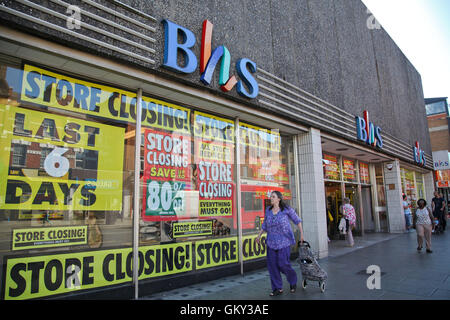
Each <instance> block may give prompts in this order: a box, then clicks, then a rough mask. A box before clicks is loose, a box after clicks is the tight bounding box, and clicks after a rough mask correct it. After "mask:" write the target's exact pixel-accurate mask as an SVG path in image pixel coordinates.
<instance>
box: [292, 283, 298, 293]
mask: <svg viewBox="0 0 450 320" xmlns="http://www.w3.org/2000/svg"><path fill="white" fill-rule="evenodd" d="M295 290H297V285H296V284H294V285H291V293H294V292H295Z"/></svg>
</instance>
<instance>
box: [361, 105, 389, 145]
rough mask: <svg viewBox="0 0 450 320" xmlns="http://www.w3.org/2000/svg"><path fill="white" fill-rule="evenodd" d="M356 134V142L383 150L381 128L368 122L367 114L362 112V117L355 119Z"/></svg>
mask: <svg viewBox="0 0 450 320" xmlns="http://www.w3.org/2000/svg"><path fill="white" fill-rule="evenodd" d="M356 132H357V137H358V140H361V141H364V142H365V143H367V144H368V145H371V146H373V147H378V148H380V149H381V148H383V139H382V138H381V128H380V127H378V126H375V125H374V124H373V123H372V122H369V112H368V111H366V110H365V111H364V116H363V117H362V118H361V117H358V116H357V117H356Z"/></svg>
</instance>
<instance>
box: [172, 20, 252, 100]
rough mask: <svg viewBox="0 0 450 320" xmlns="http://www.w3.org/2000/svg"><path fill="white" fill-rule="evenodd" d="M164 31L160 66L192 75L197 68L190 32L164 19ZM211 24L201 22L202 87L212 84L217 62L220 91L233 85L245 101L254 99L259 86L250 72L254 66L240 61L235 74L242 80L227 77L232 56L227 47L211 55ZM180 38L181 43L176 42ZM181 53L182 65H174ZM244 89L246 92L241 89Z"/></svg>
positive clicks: (243, 60)
mask: <svg viewBox="0 0 450 320" xmlns="http://www.w3.org/2000/svg"><path fill="white" fill-rule="evenodd" d="M163 24H164V31H165V46H164V63H163V66H164V67H166V68H169V69H171V70H173V71H177V72H181V73H186V74H188V73H192V72H194V71H195V70H196V69H197V57H196V56H195V54H194V53H193V52H192V50H191V48H192V47H193V46H194V45H195V41H196V39H195V35H194V34H193V33H192V31H190V30H189V29H186V28H183V27H182V26H179V25H177V24H175V23H173V22H172V21H169V20H167V19H165V20H163ZM212 30H213V24H212V23H211V22H209V21H208V20H205V21H203V31H202V43H201V53H200V74H201V76H200V81H201V82H203V83H204V84H205V85H209V84H210V83H211V79H212V76H213V73H214V70H215V69H216V66H217V64H218V63H219V60H221V62H220V73H219V85H220V89H221V90H222V91H223V92H229V91H231V89H233V88H234V86H236V90H237V92H238V93H239V94H240V95H241V96H243V97H246V98H250V99H253V98H256V96H257V95H258V92H259V88H258V83H257V82H256V80H255V78H254V77H253V75H252V73H255V72H256V64H255V63H254V62H253V61H251V60H249V59H247V58H243V59H240V60H238V61H237V62H236V71H237V74H238V75H239V78H240V79H241V80H237V79H236V76H234V75H233V76H231V77H230V64H231V55H230V51H229V50H228V49H227V47H225V46H223V45H221V46H219V47H217V48H215V49H214V50H213V51H212V52H211V39H212ZM179 37H180V39H181V40H180V41H181V43H179V42H178V39H179ZM179 52H180V53H182V55H183V58H184V66H179V65H178V63H177V57H178V53H179ZM244 84H245V86H246V87H247V89H246V88H245V87H244Z"/></svg>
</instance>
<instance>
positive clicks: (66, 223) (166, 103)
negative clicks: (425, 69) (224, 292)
mask: <svg viewBox="0 0 450 320" xmlns="http://www.w3.org/2000/svg"><path fill="white" fill-rule="evenodd" d="M239 3H240V2H239ZM214 4H215V6H216V7H214V9H212V7H211V8H202V7H201V5H200V4H198V3H195V2H194V3H192V4H191V5H187V4H184V2H180V3H179V4H178V5H177V6H173V7H170V8H168V7H166V6H165V5H164V4H163V3H152V4H151V5H150V4H149V3H147V2H144V1H141V2H139V5H134V6H131V5H130V6H129V5H126V4H124V3H122V2H118V1H106V0H104V1H77V2H76V3H73V4H72V3H71V4H69V3H67V2H64V1H53V2H52V3H51V4H49V5H48V6H44V5H42V4H39V3H38V2H33V1H17V2H16V1H8V2H6V3H5V5H4V6H1V7H0V17H1V18H2V21H4V23H3V25H1V26H0V43H1V45H0V70H1V72H0V81H1V96H0V114H1V116H0V138H1V140H0V147H1V150H2V153H1V158H2V159H1V166H0V179H1V185H0V214H1V218H0V232H1V236H2V242H1V247H0V250H1V251H0V258H1V261H2V265H1V273H2V278H1V282H0V283H1V292H2V299H5V300H8V299H34V298H54V297H56V298H69V299H70V298H80V297H88V298H102V297H108V298H114V297H115V298H122V299H123V298H130V297H137V296H143V295H145V294H149V293H151V292H156V291H160V290H167V289H170V288H174V287H179V286H183V285H186V284H189V283H195V282H199V281H205V280H208V279H215V278H218V277H222V276H224V275H228V274H233V273H245V272H247V271H248V270H251V269H253V268H257V267H261V266H264V264H265V259H264V257H265V250H266V248H265V242H264V241H262V242H261V244H258V243H256V241H255V238H256V235H257V234H258V232H259V230H260V227H261V223H262V222H263V219H264V210H265V208H266V207H267V206H268V204H269V194H270V192H271V191H273V190H279V191H280V192H281V193H282V194H283V197H284V199H285V200H286V201H287V202H288V204H289V205H290V206H292V207H293V208H295V209H296V211H297V213H298V214H299V215H300V217H301V218H302V220H303V227H304V232H305V238H306V239H308V241H309V242H310V243H311V244H312V247H313V250H314V251H315V252H316V253H317V255H318V256H319V257H326V256H327V255H328V241H327V235H328V236H330V235H332V234H331V233H330V232H331V231H334V227H333V226H332V225H330V223H328V225H327V214H326V212H327V208H328V209H329V210H330V211H332V214H331V215H332V217H333V218H334V221H337V219H338V218H339V216H338V214H339V213H338V211H339V209H338V208H339V205H340V203H342V199H343V197H344V196H348V197H349V198H350V199H351V201H352V203H353V205H354V206H355V208H356V209H357V230H356V234H360V235H362V234H364V232H368V231H370V232H402V231H403V230H404V217H403V215H402V214H401V212H402V211H401V194H402V192H404V193H406V194H408V195H409V196H410V197H411V199H415V198H414V197H416V198H418V197H422V196H423V197H426V198H427V199H431V198H430V194H432V192H433V176H432V171H430V169H432V161H431V157H430V154H431V152H430V150H429V149H430V147H429V140H427V139H426V137H427V136H426V135H425V134H426V132H427V126H426V118H425V116H424V119H422V118H421V117H420V116H417V113H416V114H415V115H416V117H417V118H414V119H412V120H414V121H415V123H417V126H415V130H414V131H410V132H407V133H405V130H404V129H405V128H409V123H410V122H411V119H404V118H405V117H399V118H398V119H396V117H397V116H398V114H396V113H397V111H396V109H395V108H394V107H395V105H396V104H397V103H400V102H401V103H402V105H407V106H408V107H410V108H411V109H413V108H416V107H417V108H419V107H420V104H421V103H422V105H423V93H422V89H421V83H420V76H419V75H418V74H417V72H416V71H415V69H414V68H413V67H412V66H411V65H410V64H409V62H407V60H406V58H405V57H404V56H402V55H399V54H398V52H397V50H398V48H397V47H396V46H395V44H394V43H393V42H392V40H390V39H389V38H388V36H387V35H386V33H385V32H384V31H383V30H381V31H379V33H374V34H373V35H372V36H373V37H374V39H375V40H370V38H371V37H372V36H371V33H372V32H374V31H373V30H369V29H367V27H364V24H363V23H362V22H363V21H362V20H363V18H364V17H365V16H364V12H365V7H364V6H363V5H362V3H360V2H359V1H354V2H352V4H351V5H349V6H347V5H344V7H342V8H341V9H342V10H343V11H342V12H341V11H340V10H336V11H335V12H334V13H330V12H333V11H329V9H330V8H328V6H335V5H338V4H333V3H330V4H326V5H325V4H323V3H322V4H320V5H319V4H315V5H313V7H311V8H309V9H308V10H309V11H308V10H306V9H305V7H304V6H303V4H302V3H301V2H299V3H296V4H293V5H292V6H294V8H290V9H295V10H297V11H298V13H299V14H301V15H303V16H304V17H308V19H311V21H312V22H313V23H315V24H317V26H319V27H320V30H319V31H318V33H317V35H316V38H314V37H315V36H314V34H315V33H314V32H313V31H312V30H311V29H310V27H308V26H307V25H301V26H296V27H298V28H303V30H305V32H303V33H298V34H297V35H296V36H295V38H296V40H295V41H293V42H292V40H293V38H289V37H293V36H294V35H293V34H291V35H288V36H286V35H285V34H284V31H281V29H282V28H281V29H279V28H278V27H271V26H270V25H266V24H265V23H263V22H261V23H260V24H258V23H255V24H249V23H250V22H249V21H250V20H251V19H250V18H252V19H254V21H268V20H267V15H270V16H271V17H272V18H276V19H281V20H283V19H286V20H284V21H287V22H289V21H291V20H292V19H294V15H293V13H292V12H295V10H294V11H293V10H289V8H273V9H272V10H271V11H270V12H263V11H259V10H258V8H260V7H258V6H256V4H255V7H252V8H247V9H248V11H246V13H244V11H245V10H244V11H243V10H240V9H239V8H230V7H226V8H221V7H220V6H221V5H222V4H220V3H219V2H217V3H216V2H214ZM71 5H74V6H71ZM259 5H263V4H262V3H260V4H259ZM225 9H226V11H225V12H227V15H226V16H227V17H228V18H226V17H224V16H221V15H219V14H218V13H219V12H224V11H223V10H225ZM327 12H328V13H327ZM349 12H353V14H352V15H353V18H352V19H354V21H355V23H357V24H358V25H360V27H361V29H359V28H357V29H355V30H354V31H355V32H357V33H359V34H360V35H361V36H363V40H361V41H362V42H363V43H364V42H366V41H368V42H370V41H374V43H375V45H374V46H373V47H376V48H378V45H379V44H380V43H383V44H386V43H387V44H389V48H390V50H391V51H389V52H386V50H385V49H381V46H380V49H377V50H375V49H374V52H372V57H370V56H368V55H367V53H361V52H359V53H356V55H357V56H358V57H359V58H358V59H360V61H361V62H363V63H364V64H365V66H366V67H367V66H368V68H369V69H370V70H372V71H374V72H369V73H368V75H367V79H366V80H364V81H362V84H361V83H357V81H353V80H352V81H347V80H349V79H352V78H353V77H357V73H358V72H359V71H358V70H359V69H358V68H359V67H357V66H356V64H354V61H353V60H352V58H351V57H349V56H347V55H346V54H342V55H341V56H337V57H334V58H333V59H337V60H336V61H333V60H332V59H331V58H330V59H331V60H330V59H329V58H326V55H324V56H320V57H319V58H318V60H308V59H311V58H309V55H308V54H307V52H309V51H311V50H313V51H314V52H316V53H318V52H322V49H323V48H322V46H323V45H325V42H327V39H326V37H327V36H328V34H329V33H328V32H327V30H326V29H327V28H331V29H332V30H334V27H333V26H331V25H326V24H324V23H325V22H326V21H328V20H329V16H327V14H328V15H333V14H334V15H335V19H342V20H343V21H345V20H346V14H347V13H349ZM318 14H322V15H323V16H318ZM230 17H233V18H232V19H231V18H230ZM269 20H270V19H269ZM211 21H214V23H212V22H211ZM230 23H231V24H230ZM232 23H234V24H232ZM343 23H344V22H343ZM347 27H349V24H348V23H346V22H345V23H344V24H343V26H342V28H338V29H337V31H334V32H335V33H336V34H335V37H334V38H333V39H335V40H334V42H333V43H332V44H331V47H329V48H328V49H327V50H330V52H334V51H333V50H337V46H340V45H344V44H345V48H343V49H342V50H341V51H345V50H350V49H349V47H348V46H347V45H348V44H349V42H351V41H354V38H353V37H347V36H346V34H347V31H348V30H347V31H346V30H345V28H347ZM239 28H241V29H242V28H243V29H244V30H246V32H244V33H242V32H238V31H237V30H238V29H239ZM233 30H234V32H232V31H233ZM283 30H284V29H283ZM297 31H299V30H297ZM267 33H270V34H271V35H272V39H271V40H269V39H268V38H267V37H266V36H265V35H266V34H267ZM299 37H300V38H299ZM301 37H305V39H301ZM308 39H309V40H312V39H315V40H316V42H315V43H314V44H313V45H312V46H308V45H305V41H304V40H308ZM272 40H273V41H272ZM334 46H336V47H334ZM285 51H291V53H289V52H285ZM294 51H295V52H297V53H301V54H302V56H301V57H300V58H299V60H298V61H297V60H295V59H293V58H292V57H293V55H292V53H293V52H294ZM347 53H348V54H351V52H350V51H348V52H347ZM237 57H239V58H237ZM302 59H306V60H307V61H306V62H308V63H309V67H304V62H305V60H303V61H302V62H300V60H302ZM327 59H328V60H327ZM335 62H338V64H339V65H340V66H341V67H340V70H338V71H333V70H328V66H329V65H332V64H333V63H335ZM308 63H307V64H308ZM376 65H378V67H376ZM392 65H393V66H396V67H397V68H398V69H400V70H401V71H399V72H400V74H401V75H405V74H406V75H407V77H408V80H405V79H404V78H402V77H400V78H399V79H401V80H398V82H395V81H393V80H392V83H390V85H389V84H385V81H384V80H386V79H388V78H389V79H390V75H389V74H388V73H387V72H388V70H389V68H390V67H391V66H392ZM371 68H372V69H371ZM268 70H269V71H268ZM293 70H294V72H291V71H293ZM311 70H313V71H311ZM311 72H313V73H311ZM376 73H378V77H379V79H381V80H378V81H379V83H376V78H377V76H376ZM311 76H312V78H310V77H311ZM335 76H336V77H337V78H336V81H335V82H334V83H333V80H332V79H334V77H335ZM374 81H375V82H374ZM394 82H395V83H394ZM386 83H388V82H386ZM360 85H363V86H366V89H370V87H371V86H375V87H377V86H381V87H380V88H379V90H380V94H374V93H373V90H367V92H370V93H367V94H360V93H358V94H356V96H354V95H352V94H351V92H353V93H356V92H360V89H361V88H360V87H359V86H360ZM398 88H401V89H403V90H404V91H406V92H408V94H405V95H395V96H394V95H393V94H392V90H393V89H398ZM355 97H356V98H358V99H359V101H354V100H353V99H354V98H355ZM422 109H423V108H422ZM364 110H366V111H368V112H370V115H371V120H370V121H369V118H368V112H364ZM383 110H388V112H390V113H392V116H390V117H384V113H385V112H386V111H383ZM406 113H407V112H406ZM423 113H424V112H423ZM407 114H409V113H407ZM372 119H373V120H372ZM374 124H375V125H374ZM398 128H400V129H401V130H398ZM408 130H409V129H408ZM136 132H140V134H136ZM415 141H420V142H421V148H419V146H418V145H417V144H415ZM422 148H423V150H422ZM424 150H425V151H424ZM430 179H431V180H430ZM402 219H403V220H402ZM294 230H295V231H296V232H295V234H296V237H297V238H298V236H299V235H298V231H297V230H296V229H294ZM295 251H296V248H294V247H293V248H292V253H293V254H295ZM133 265H138V268H135V269H133V267H132V266H133Z"/></svg>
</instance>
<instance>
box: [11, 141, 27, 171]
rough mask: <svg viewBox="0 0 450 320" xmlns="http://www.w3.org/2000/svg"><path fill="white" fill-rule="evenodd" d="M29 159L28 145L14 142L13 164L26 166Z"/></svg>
mask: <svg viewBox="0 0 450 320" xmlns="http://www.w3.org/2000/svg"><path fill="white" fill-rule="evenodd" d="M26 160H27V146H24V145H18V144H13V146H12V164H13V166H25V164H26Z"/></svg>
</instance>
